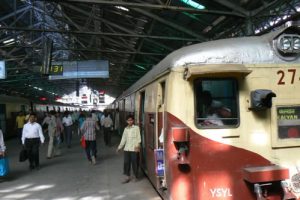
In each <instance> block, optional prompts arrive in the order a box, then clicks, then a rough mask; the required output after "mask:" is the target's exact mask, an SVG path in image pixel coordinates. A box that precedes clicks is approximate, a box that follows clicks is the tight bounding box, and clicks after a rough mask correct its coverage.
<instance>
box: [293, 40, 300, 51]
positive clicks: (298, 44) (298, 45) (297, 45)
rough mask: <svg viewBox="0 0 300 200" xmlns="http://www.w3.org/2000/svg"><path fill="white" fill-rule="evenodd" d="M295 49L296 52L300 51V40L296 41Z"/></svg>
mask: <svg viewBox="0 0 300 200" xmlns="http://www.w3.org/2000/svg"><path fill="white" fill-rule="evenodd" d="M293 49H295V50H300V38H295V39H294V46H293Z"/></svg>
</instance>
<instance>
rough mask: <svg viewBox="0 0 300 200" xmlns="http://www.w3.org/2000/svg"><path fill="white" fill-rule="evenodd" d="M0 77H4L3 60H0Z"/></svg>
mask: <svg viewBox="0 0 300 200" xmlns="http://www.w3.org/2000/svg"><path fill="white" fill-rule="evenodd" d="M0 79H6V68H5V61H3V60H0Z"/></svg>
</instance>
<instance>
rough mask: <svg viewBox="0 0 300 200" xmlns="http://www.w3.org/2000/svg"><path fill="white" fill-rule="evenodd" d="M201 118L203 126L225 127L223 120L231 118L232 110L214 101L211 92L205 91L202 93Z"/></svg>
mask: <svg viewBox="0 0 300 200" xmlns="http://www.w3.org/2000/svg"><path fill="white" fill-rule="evenodd" d="M201 99H202V102H201V103H200V110H201V114H200V118H201V119H203V120H201V123H200V124H201V125H203V126H223V125H224V122H223V120H222V119H223V118H228V117H231V110H230V109H229V108H227V107H225V106H224V105H223V103H222V102H220V101H216V100H213V98H212V95H211V92H210V91H207V90H204V91H203V92H202V93H201Z"/></svg>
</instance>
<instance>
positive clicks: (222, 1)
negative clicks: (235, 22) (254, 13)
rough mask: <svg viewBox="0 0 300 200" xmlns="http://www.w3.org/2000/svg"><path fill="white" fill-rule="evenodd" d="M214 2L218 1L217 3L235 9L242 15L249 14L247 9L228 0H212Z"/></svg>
mask: <svg viewBox="0 0 300 200" xmlns="http://www.w3.org/2000/svg"><path fill="white" fill-rule="evenodd" d="M214 1H215V2H218V3H219V4H221V5H223V6H226V7H227V8H230V9H232V10H235V11H237V12H239V13H241V14H242V15H243V16H249V11H247V10H245V9H244V8H242V7H240V6H238V5H236V4H234V3H231V2H229V1H228V0H214Z"/></svg>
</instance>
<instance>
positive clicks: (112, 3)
mask: <svg viewBox="0 0 300 200" xmlns="http://www.w3.org/2000/svg"><path fill="white" fill-rule="evenodd" d="M40 1H43V0H40ZM46 1H51V2H64V3H73V2H75V3H85V4H102V5H109V6H125V7H132V8H147V9H158V10H169V11H176V12H183V11H185V12H190V13H201V14H215V15H230V16H237V17H245V16H243V15H241V14H240V13H236V12H226V11H219V10H199V9H194V8H188V7H182V6H170V5H157V4H149V3H130V2H124V1H103V0H46Z"/></svg>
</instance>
